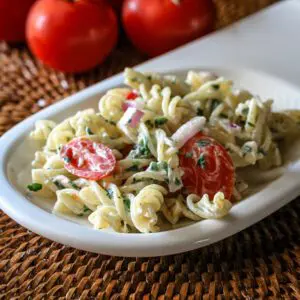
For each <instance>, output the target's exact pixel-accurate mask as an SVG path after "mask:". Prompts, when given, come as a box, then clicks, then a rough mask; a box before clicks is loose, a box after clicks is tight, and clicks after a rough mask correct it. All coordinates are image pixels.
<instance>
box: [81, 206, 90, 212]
mask: <svg viewBox="0 0 300 300" xmlns="http://www.w3.org/2000/svg"><path fill="white" fill-rule="evenodd" d="M90 211H91V210H90V209H89V208H88V207H87V206H86V205H84V206H83V212H84V213H87V212H90Z"/></svg>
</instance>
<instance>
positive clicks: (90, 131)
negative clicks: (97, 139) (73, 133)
mask: <svg viewBox="0 0 300 300" xmlns="http://www.w3.org/2000/svg"><path fill="white" fill-rule="evenodd" d="M85 132H86V134H87V135H93V134H94V133H93V131H92V130H91V129H90V128H89V127H87V128H86V129H85Z"/></svg>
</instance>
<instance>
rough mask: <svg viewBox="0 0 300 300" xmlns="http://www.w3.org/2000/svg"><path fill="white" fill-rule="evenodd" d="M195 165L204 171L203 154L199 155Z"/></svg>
mask: <svg viewBox="0 0 300 300" xmlns="http://www.w3.org/2000/svg"><path fill="white" fill-rule="evenodd" d="M197 165H198V166H200V167H201V168H202V169H205V165H206V162H205V157H204V154H203V153H201V154H200V157H199V159H198V162H197Z"/></svg>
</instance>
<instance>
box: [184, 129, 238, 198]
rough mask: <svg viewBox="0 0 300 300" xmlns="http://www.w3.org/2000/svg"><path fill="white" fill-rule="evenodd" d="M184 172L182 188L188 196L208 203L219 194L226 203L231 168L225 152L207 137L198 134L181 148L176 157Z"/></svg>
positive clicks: (231, 189) (231, 190)
mask: <svg viewBox="0 0 300 300" xmlns="http://www.w3.org/2000/svg"><path fill="white" fill-rule="evenodd" d="M179 161H180V166H181V167H182V168H183V170H184V175H183V177H182V181H183V185H184V187H185V188H186V189H187V190H188V192H189V193H193V194H197V195H199V196H202V195H204V194H208V196H209V198H210V199H211V200H212V199H213V197H214V195H215V194H216V193H217V192H219V191H220V192H223V193H224V195H225V198H226V199H228V200H230V198H231V196H232V192H233V187H234V167H233V162H232V160H231V157H230V156H229V154H228V153H227V151H226V150H225V148H224V147H223V146H222V145H221V144H219V143H218V142H217V141H216V140H214V139H213V138H211V137H208V136H205V135H203V134H202V133H199V134H197V135H195V136H194V137H192V138H191V139H190V140H188V141H187V143H186V144H185V145H184V146H183V147H182V149H181V151H180V155H179Z"/></svg>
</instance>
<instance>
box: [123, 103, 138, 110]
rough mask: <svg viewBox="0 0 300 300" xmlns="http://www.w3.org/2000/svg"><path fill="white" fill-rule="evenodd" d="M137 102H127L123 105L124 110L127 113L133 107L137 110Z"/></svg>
mask: <svg viewBox="0 0 300 300" xmlns="http://www.w3.org/2000/svg"><path fill="white" fill-rule="evenodd" d="M136 106H137V105H136V102H135V101H125V102H123V103H122V110H123V111H126V110H127V108H129V107H132V108H136Z"/></svg>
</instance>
